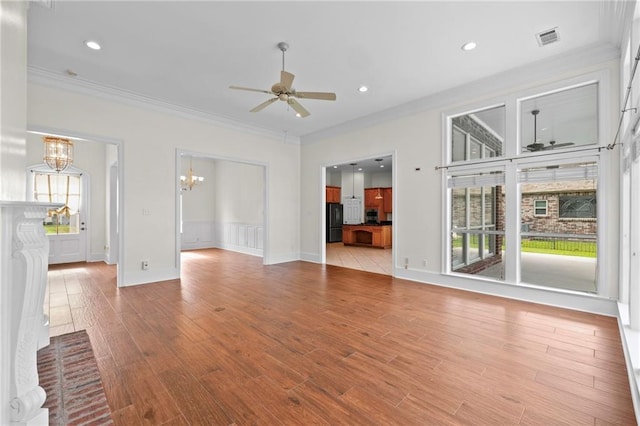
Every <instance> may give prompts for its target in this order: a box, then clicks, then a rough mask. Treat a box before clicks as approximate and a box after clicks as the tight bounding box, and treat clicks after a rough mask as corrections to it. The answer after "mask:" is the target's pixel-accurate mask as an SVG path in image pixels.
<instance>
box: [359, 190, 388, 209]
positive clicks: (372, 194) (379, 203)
mask: <svg viewBox="0 0 640 426" xmlns="http://www.w3.org/2000/svg"><path fill="white" fill-rule="evenodd" d="M392 191H393V190H392V189H391V188H365V190H364V207H365V208H367V209H378V212H380V213H383V212H384V213H392V211H393V207H392V206H393V193H392ZM378 196H380V197H382V198H379V199H376V197H378Z"/></svg>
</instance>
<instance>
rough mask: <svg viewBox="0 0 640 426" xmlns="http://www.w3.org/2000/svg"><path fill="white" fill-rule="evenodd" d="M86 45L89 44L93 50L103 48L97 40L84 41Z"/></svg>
mask: <svg viewBox="0 0 640 426" xmlns="http://www.w3.org/2000/svg"><path fill="white" fill-rule="evenodd" d="M84 44H85V46H87V47H88V48H89V49H92V50H100V49H102V46H100V43H98V42H97V41H95V40H87V41H85V42H84Z"/></svg>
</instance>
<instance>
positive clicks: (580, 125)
mask: <svg viewBox="0 0 640 426" xmlns="http://www.w3.org/2000/svg"><path fill="white" fill-rule="evenodd" d="M520 129H521V130H520V132H521V133H520V140H521V141H522V144H521V145H522V148H521V149H522V152H524V153H534V152H540V151H545V152H549V151H551V150H561V149H563V148H565V149H566V148H571V147H577V146H580V145H590V144H595V143H597V142H598V84H597V83H592V84H587V85H585V86H580V87H576V88H571V89H568V90H562V91H557V92H553V93H551V94H547V95H543V96H536V97H533V98H529V99H526V100H524V101H522V102H521V116H520Z"/></svg>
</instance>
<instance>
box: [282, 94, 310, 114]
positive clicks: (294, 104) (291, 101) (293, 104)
mask: <svg viewBox="0 0 640 426" xmlns="http://www.w3.org/2000/svg"><path fill="white" fill-rule="evenodd" d="M287 102H288V103H289V105H291V108H293V109H294V111H295V112H297V113H298V114H300V117H303V118H304V117H307V116H308V115H309V114H310V113H309V111H307V110H306V109H305V108H304V107H303V106H302V105H300V102H298V101H296V100H295V99H293V98H289V100H288V101H287Z"/></svg>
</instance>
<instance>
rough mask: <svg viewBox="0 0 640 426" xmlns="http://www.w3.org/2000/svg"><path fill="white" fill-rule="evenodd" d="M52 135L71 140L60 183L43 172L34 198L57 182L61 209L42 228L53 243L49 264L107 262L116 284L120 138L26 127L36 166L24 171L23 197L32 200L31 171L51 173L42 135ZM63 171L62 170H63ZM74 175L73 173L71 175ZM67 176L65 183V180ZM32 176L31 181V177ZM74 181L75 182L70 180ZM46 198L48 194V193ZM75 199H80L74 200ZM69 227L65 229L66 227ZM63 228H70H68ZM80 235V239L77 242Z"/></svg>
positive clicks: (119, 278)
mask: <svg viewBox="0 0 640 426" xmlns="http://www.w3.org/2000/svg"><path fill="white" fill-rule="evenodd" d="M43 136H56V137H61V138H66V139H70V140H71V141H72V142H73V151H74V152H73V157H74V162H73V165H72V166H70V167H69V168H68V169H67V170H65V171H64V172H61V173H60V179H62V182H57V183H54V181H55V178H54V179H49V178H47V177H46V176H45V177H40V178H39V179H40V180H39V181H38V193H39V194H41V195H39V196H38V198H37V201H45V202H48V201H49V200H48V199H42V198H41V197H42V196H44V194H45V193H47V194H48V192H49V190H48V186H49V184H52V185H54V184H55V185H56V186H57V188H58V189H56V190H55V191H54V192H56V193H57V194H58V197H59V199H57V200H53V199H52V201H54V202H55V201H57V202H61V203H62V204H64V207H63V209H62V210H61V211H59V212H52V214H51V216H50V217H48V218H47V219H46V220H45V223H44V226H45V230H46V231H47V232H49V235H50V237H48V238H49V239H50V242H51V248H52V249H51V254H52V256H51V259H50V260H51V264H59V263H69V262H82V261H86V262H105V263H111V264H116V269H117V273H116V285H117V286H120V285H121V283H123V270H124V268H123V267H122V266H123V265H122V259H120V258H119V256H118V253H122V244H123V239H124V235H123V232H121V231H122V230H123V217H122V215H121V214H120V212H121V209H122V206H123V191H122V185H123V177H122V173H123V171H122V168H121V167H118V165H119V164H122V157H123V150H122V147H121V141H119V140H114V139H110V138H105V137H102V136H96V135H88V134H83V133H80V132H75V131H72V130H65V129H53V128H48V127H40V126H34V125H28V131H27V153H26V158H27V164H35V165H36V166H34V167H31V168H29V169H28V170H27V176H28V190H27V194H26V196H27V197H26V198H27V200H30V201H36V195H35V192H34V190H35V187H34V183H35V182H34V178H35V174H34V173H32V172H31V170H34V171H35V172H36V173H37V172H42V173H43V174H45V175H46V173H47V172H48V173H49V175H51V174H53V175H55V174H56V173H55V172H52V170H51V169H48V168H47V166H45V165H44V164H43V160H42V157H43V151H42V137H43ZM65 172H66V173H65ZM74 176H77V177H74ZM67 178H68V182H67ZM29 180H30V181H29ZM74 182H75V183H74ZM47 197H48V195H47ZM74 197H77V199H78V201H77V202H75V201H74ZM65 227H68V228H65ZM67 229H68V230H69V231H72V232H66V231H67ZM78 239H79V240H78Z"/></svg>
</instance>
